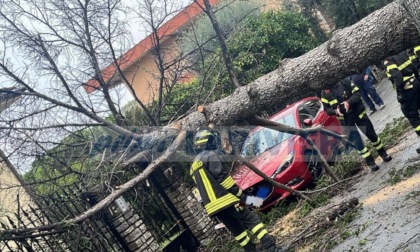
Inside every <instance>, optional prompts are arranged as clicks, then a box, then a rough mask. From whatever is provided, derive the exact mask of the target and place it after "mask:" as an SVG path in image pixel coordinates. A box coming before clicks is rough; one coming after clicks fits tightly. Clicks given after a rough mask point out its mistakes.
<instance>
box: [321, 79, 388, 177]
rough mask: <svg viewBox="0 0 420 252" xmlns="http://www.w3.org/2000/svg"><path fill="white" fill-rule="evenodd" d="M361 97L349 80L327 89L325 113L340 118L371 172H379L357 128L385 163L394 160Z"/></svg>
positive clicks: (322, 95)
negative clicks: (367, 113)
mask: <svg viewBox="0 0 420 252" xmlns="http://www.w3.org/2000/svg"><path fill="white" fill-rule="evenodd" d="M360 97H361V95H360V91H359V88H358V87H357V86H356V85H354V83H352V82H351V80H350V79H348V78H346V79H343V80H341V81H339V82H338V83H337V84H336V85H335V86H334V87H333V88H332V89H326V90H323V91H322V92H321V101H322V104H323V105H324V106H323V107H324V111H325V112H327V114H329V115H335V116H337V117H338V119H339V120H340V122H341V123H342V125H343V126H344V127H345V132H346V134H347V137H348V139H349V141H351V142H352V143H353V144H354V145H355V146H356V149H357V150H358V152H359V154H360V155H361V156H362V157H363V158H364V159H365V160H366V163H367V165H368V166H369V168H370V169H371V171H377V170H378V169H379V166H378V165H377V164H376V163H375V160H374V159H373V157H372V155H371V153H370V151H369V150H368V149H367V147H366V146H365V145H364V143H363V140H362V137H361V136H360V134H359V131H358V130H357V127H358V128H359V129H360V130H361V131H362V132H363V134H365V136H366V137H367V138H369V140H370V141H371V142H372V143H373V146H374V147H375V149H376V150H377V151H378V153H379V155H380V156H381V157H382V160H384V162H389V161H391V159H392V158H391V156H389V155H388V154H387V152H386V150H385V148H384V147H383V145H382V141H381V139H380V138H379V137H378V135H377V134H376V132H375V129H374V128H373V124H372V122H371V121H370V119H369V117H368V116H367V115H366V109H365V105H363V102H362V100H361V99H360Z"/></svg>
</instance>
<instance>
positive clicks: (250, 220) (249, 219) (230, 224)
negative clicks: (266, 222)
mask: <svg viewBox="0 0 420 252" xmlns="http://www.w3.org/2000/svg"><path fill="white" fill-rule="evenodd" d="M215 217H217V218H218V219H219V220H220V221H221V222H223V224H225V226H226V228H227V229H229V230H230V231H231V232H232V234H233V235H234V236H235V239H236V240H237V241H238V242H239V243H240V244H241V243H243V244H247V243H248V241H247V240H246V239H249V237H248V236H247V233H246V230H250V231H251V233H252V234H254V235H255V236H256V237H257V238H258V240H261V238H262V237H263V236H264V235H266V234H267V229H266V228H264V226H263V224H262V223H261V221H260V220H259V218H258V217H257V215H256V214H254V213H252V212H251V211H250V210H249V209H248V208H246V207H245V208H244V207H235V206H231V207H229V208H226V209H224V210H222V211H220V212H218V213H216V215H215ZM241 245H242V244H241Z"/></svg>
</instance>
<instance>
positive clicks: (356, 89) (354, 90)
mask: <svg viewBox="0 0 420 252" xmlns="http://www.w3.org/2000/svg"><path fill="white" fill-rule="evenodd" d="M356 91H359V88H358V87H354V88H353V90H352V91H351V93H352V94H354V93H355V92H356Z"/></svg>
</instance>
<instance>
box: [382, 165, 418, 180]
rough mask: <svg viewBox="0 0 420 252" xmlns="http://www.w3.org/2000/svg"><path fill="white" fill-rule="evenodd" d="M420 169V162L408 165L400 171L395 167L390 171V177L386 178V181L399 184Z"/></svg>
mask: <svg viewBox="0 0 420 252" xmlns="http://www.w3.org/2000/svg"><path fill="white" fill-rule="evenodd" d="M419 171H420V163H416V164H412V165H409V166H407V167H404V168H403V169H402V170H398V171H397V170H396V169H395V168H392V169H391V170H389V172H388V175H389V178H388V179H387V180H386V183H388V184H391V185H395V184H398V183H399V182H401V181H403V180H405V179H407V178H409V177H411V176H413V175H414V174H416V173H417V172H419Z"/></svg>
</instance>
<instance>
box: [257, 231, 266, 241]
mask: <svg viewBox="0 0 420 252" xmlns="http://www.w3.org/2000/svg"><path fill="white" fill-rule="evenodd" d="M267 233H268V232H267V229H264V230H263V231H261V232H260V233H259V234H258V235H257V238H258V240H261V238H263V236H264V235H266V234H267Z"/></svg>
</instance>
